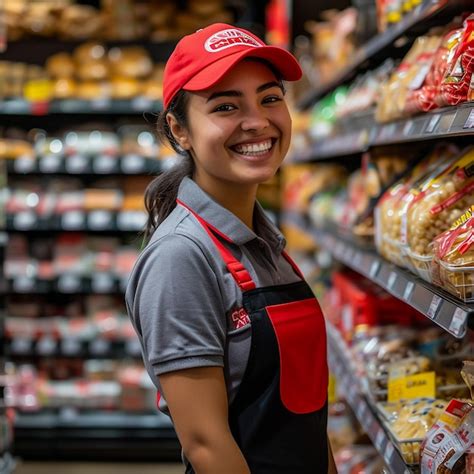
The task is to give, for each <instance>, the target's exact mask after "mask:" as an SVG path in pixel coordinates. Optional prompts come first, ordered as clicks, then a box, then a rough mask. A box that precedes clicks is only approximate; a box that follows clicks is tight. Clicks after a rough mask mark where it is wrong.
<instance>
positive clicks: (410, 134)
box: [292, 102, 474, 162]
mask: <svg viewBox="0 0 474 474" xmlns="http://www.w3.org/2000/svg"><path fill="white" fill-rule="evenodd" d="M357 119H358V120H357V121H358V123H360V125H359V126H356V127H354V125H353V124H354V121H352V130H351V131H347V132H344V131H342V132H341V133H339V134H337V135H336V136H333V137H329V138H326V139H324V140H321V141H319V142H317V143H315V144H314V145H313V146H311V147H309V149H308V150H305V151H304V152H302V153H298V154H296V155H294V156H293V157H292V160H293V161H294V162H309V161H320V160H325V159H329V158H335V157H344V156H349V155H354V154H357V153H361V152H363V151H366V150H368V149H369V148H371V147H374V146H385V145H401V144H405V143H410V142H420V141H428V140H436V139H444V138H453V137H463V136H472V135H473V134H474V103H473V102H468V103H466V104H461V105H459V106H457V107H447V108H444V109H438V110H434V111H433V112H430V113H427V114H423V115H419V116H416V117H412V118H409V119H405V120H398V121H395V122H390V123H386V124H378V123H376V122H375V120H374V118H373V114H372V113H369V114H365V115H364V116H363V117H362V118H361V117H357ZM354 128H355V130H354Z"/></svg>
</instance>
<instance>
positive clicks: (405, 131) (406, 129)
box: [403, 120, 413, 137]
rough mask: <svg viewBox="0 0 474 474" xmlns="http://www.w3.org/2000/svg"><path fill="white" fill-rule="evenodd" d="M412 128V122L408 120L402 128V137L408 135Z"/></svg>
mask: <svg viewBox="0 0 474 474" xmlns="http://www.w3.org/2000/svg"><path fill="white" fill-rule="evenodd" d="M412 128H413V120H408V121H407V122H406V123H405V125H404V127H403V135H404V136H405V137H406V136H407V135H410V133H411V131H412Z"/></svg>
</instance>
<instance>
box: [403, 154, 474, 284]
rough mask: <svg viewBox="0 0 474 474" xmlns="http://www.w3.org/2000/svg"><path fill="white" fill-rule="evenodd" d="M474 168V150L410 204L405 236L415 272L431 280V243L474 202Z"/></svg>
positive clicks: (456, 162) (404, 229)
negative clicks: (473, 171) (473, 172)
mask: <svg viewBox="0 0 474 474" xmlns="http://www.w3.org/2000/svg"><path fill="white" fill-rule="evenodd" d="M473 166H474V148H469V149H467V150H465V151H464V152H462V154H461V156H460V157H458V158H457V159H456V161H455V162H454V163H453V164H452V165H451V166H449V167H448V168H447V169H445V170H444V171H443V172H441V173H440V174H439V175H438V176H436V177H435V178H434V179H429V180H427V181H426V182H425V183H424V185H423V187H424V190H423V191H422V192H420V193H419V194H418V195H417V196H416V197H415V199H413V201H412V202H411V203H410V205H409V208H408V211H407V214H406V220H405V222H404V223H403V225H402V236H404V237H406V252H407V254H408V255H409V257H410V259H411V261H412V264H413V267H414V269H415V270H416V272H417V273H418V274H419V275H420V276H421V277H422V278H424V279H425V280H427V281H431V260H432V258H433V249H432V246H431V245H430V244H431V242H432V241H433V239H434V238H435V237H436V236H437V235H439V234H440V233H442V232H444V231H446V230H448V229H449V228H450V226H451V225H452V222H454V221H455V220H456V219H458V218H460V217H461V215H462V214H463V213H464V212H465V210H466V209H467V208H468V207H469V206H470V205H471V204H473V203H474V175H473V174H472V168H473Z"/></svg>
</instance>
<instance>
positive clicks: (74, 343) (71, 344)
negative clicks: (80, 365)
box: [61, 337, 82, 356]
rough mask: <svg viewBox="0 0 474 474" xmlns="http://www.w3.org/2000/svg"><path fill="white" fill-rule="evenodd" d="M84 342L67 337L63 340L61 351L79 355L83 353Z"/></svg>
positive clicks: (69, 354)
mask: <svg viewBox="0 0 474 474" xmlns="http://www.w3.org/2000/svg"><path fill="white" fill-rule="evenodd" d="M81 348H82V344H81V341H80V340H79V339H75V338H72V337H67V338H65V339H63V340H62V341H61V352H62V353H63V354H64V355H68V356H77V355H80V353H81Z"/></svg>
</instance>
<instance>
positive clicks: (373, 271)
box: [369, 260, 380, 278]
mask: <svg viewBox="0 0 474 474" xmlns="http://www.w3.org/2000/svg"><path fill="white" fill-rule="evenodd" d="M379 270H380V262H379V261H378V260H374V261H373V262H372V264H371V265H370V270H369V275H370V278H375V277H376V276H377V273H378V271H379Z"/></svg>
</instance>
